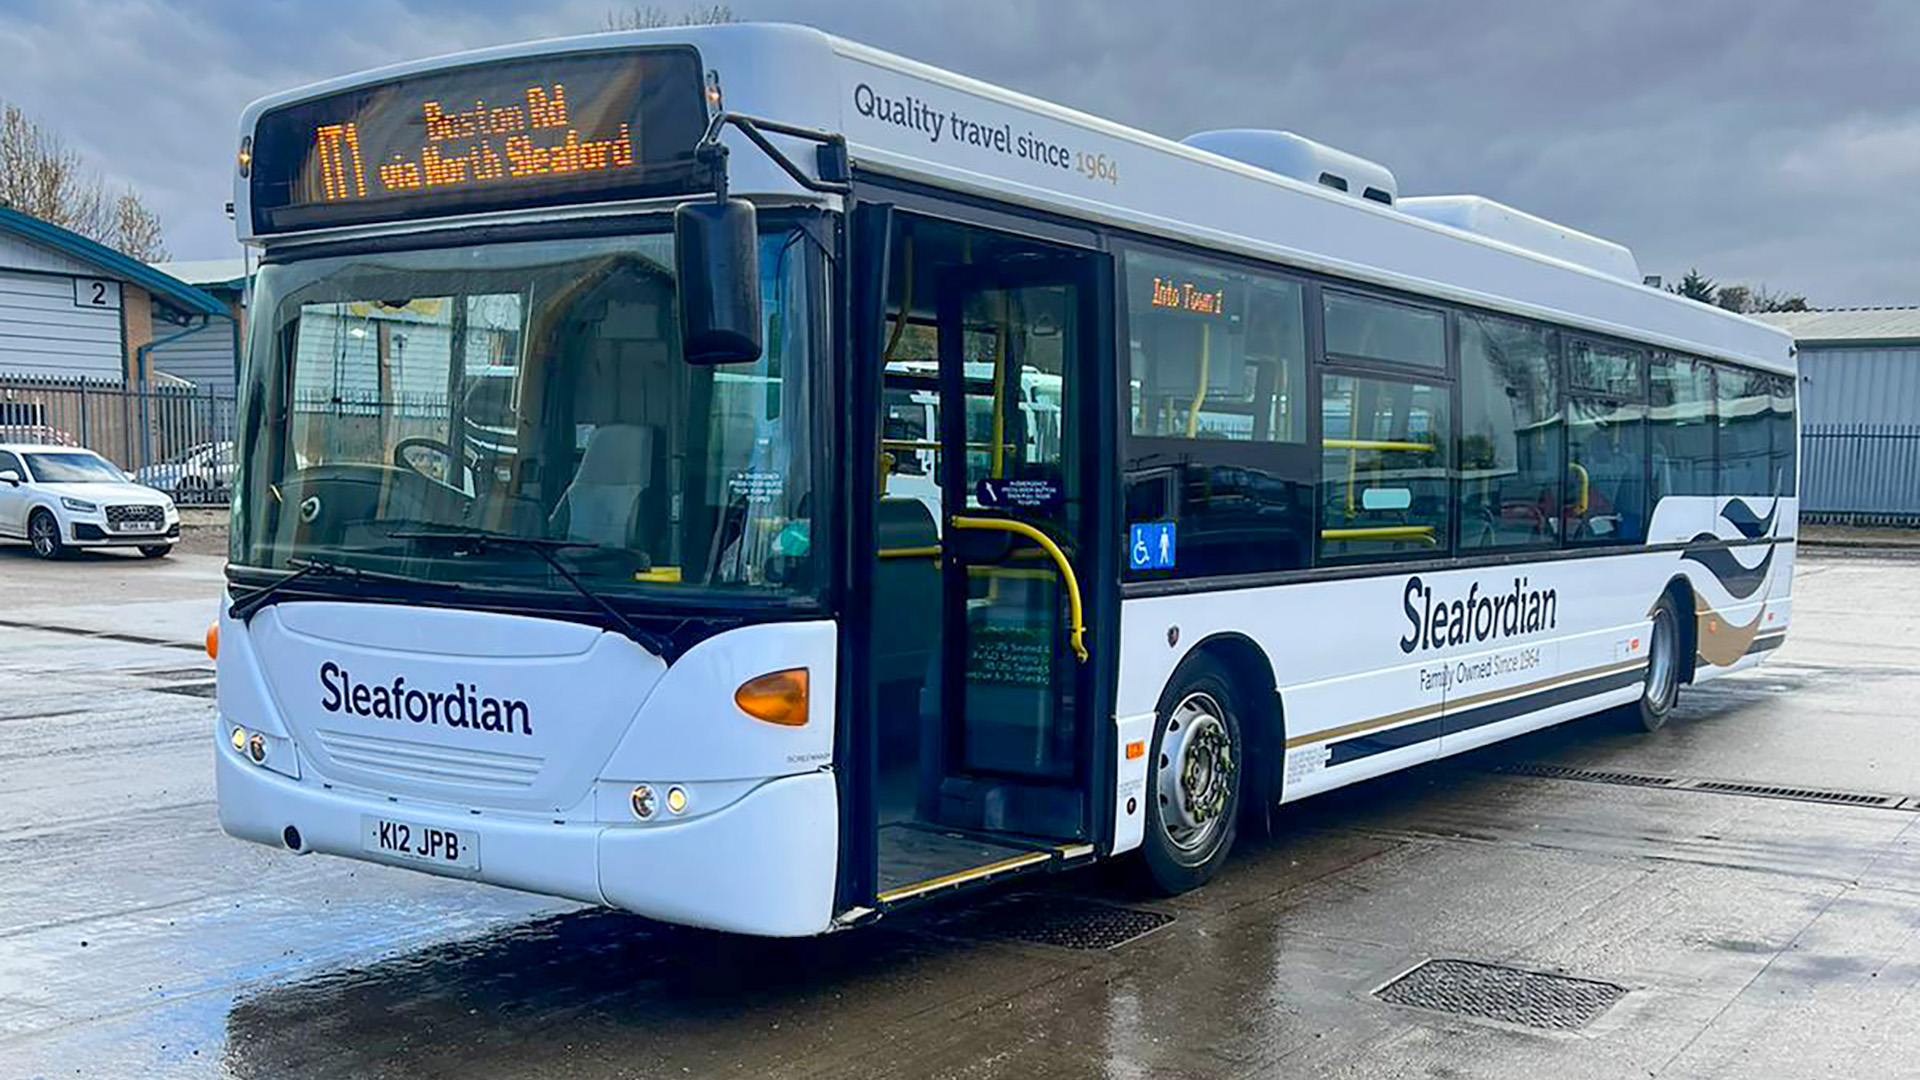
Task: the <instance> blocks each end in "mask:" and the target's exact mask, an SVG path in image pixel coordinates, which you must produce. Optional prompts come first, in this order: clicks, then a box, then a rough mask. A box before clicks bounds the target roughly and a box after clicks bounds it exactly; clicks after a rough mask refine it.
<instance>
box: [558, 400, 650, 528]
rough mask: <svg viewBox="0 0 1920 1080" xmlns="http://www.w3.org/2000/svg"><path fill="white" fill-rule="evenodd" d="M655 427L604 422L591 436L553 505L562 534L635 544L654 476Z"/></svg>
mask: <svg viewBox="0 0 1920 1080" xmlns="http://www.w3.org/2000/svg"><path fill="white" fill-rule="evenodd" d="M652 450H653V437H652V431H651V430H650V429H648V428H645V427H641V426H639V425H637V424H603V425H601V426H600V427H597V428H594V429H593V434H592V435H590V436H589V437H588V438H587V448H586V451H585V452H584V453H582V454H581V456H580V467H579V469H577V470H576V471H575V472H574V474H573V480H572V482H571V483H569V484H568V485H567V490H566V491H565V492H564V493H562V494H561V496H560V502H559V504H558V505H556V506H555V507H554V509H553V514H552V515H551V517H550V518H549V525H550V526H551V529H552V532H553V534H554V535H556V536H561V537H564V538H566V539H568V540H579V541H583V542H585V543H592V544H607V545H609V546H612V547H622V548H624V547H633V546H634V545H635V542H636V540H637V538H636V537H635V536H634V532H635V526H636V524H637V523H638V521H639V520H640V519H641V516H642V515H641V513H640V510H641V499H642V497H643V496H644V495H645V494H646V491H647V486H648V485H647V481H648V479H649V478H650V477H651V475H652V471H651V469H652V460H651V459H652Z"/></svg>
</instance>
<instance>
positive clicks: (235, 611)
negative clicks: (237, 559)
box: [227, 558, 460, 622]
mask: <svg viewBox="0 0 1920 1080" xmlns="http://www.w3.org/2000/svg"><path fill="white" fill-rule="evenodd" d="M287 565H288V566H291V567H294V571H293V573H291V574H287V575H286V576H284V577H282V578H280V579H279V580H278V581H275V582H272V583H270V584H267V585H262V586H260V587H259V588H257V589H255V590H253V591H252V592H250V593H248V594H247V595H245V596H243V597H241V598H240V599H238V600H235V601H234V602H233V606H232V607H230V608H228V609H227V613H228V614H230V615H232V616H233V617H234V618H236V619H239V620H240V621H241V622H248V621H250V620H251V619H252V618H253V616H254V615H255V614H256V613H258V612H259V610H260V609H261V608H263V607H266V606H267V605H268V604H271V603H273V602H274V601H275V600H277V599H279V598H280V592H281V590H283V589H285V588H286V587H287V586H289V585H291V584H293V583H294V582H296V581H299V580H301V579H302V578H310V577H311V578H323V577H325V578H340V579H343V580H346V581H392V582H398V583H400V584H404V585H421V584H432V585H443V584H444V585H445V587H446V588H450V589H458V588H459V587H460V586H458V585H456V584H451V583H443V582H438V581H435V582H424V581H422V580H421V579H419V578H412V577H408V576H406V575H405V574H387V573H382V572H381V571H378V570H362V569H360V568H359V567H357V566H341V565H340V564H339V563H331V562H326V561H324V560H321V559H299V558H296V559H288V560H287Z"/></svg>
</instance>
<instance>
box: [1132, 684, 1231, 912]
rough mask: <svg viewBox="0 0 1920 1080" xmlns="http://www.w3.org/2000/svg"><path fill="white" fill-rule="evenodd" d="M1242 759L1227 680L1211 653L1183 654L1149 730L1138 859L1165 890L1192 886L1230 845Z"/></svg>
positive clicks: (1217, 863) (1213, 869)
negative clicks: (1186, 657) (1148, 767)
mask: <svg viewBox="0 0 1920 1080" xmlns="http://www.w3.org/2000/svg"><path fill="white" fill-rule="evenodd" d="M1244 760H1245V752H1244V744H1243V743H1242V741H1241V734H1240V713H1239V710H1238V709H1237V708H1236V706H1235V703H1234V696H1233V682H1232V680H1231V679H1229V678H1228V677H1227V672H1226V670H1225V669H1224V668H1223V667H1222V666H1221V665H1220V663H1219V662H1218V661H1216V660H1214V659H1212V658H1211V657H1207V656H1199V657H1195V658H1194V659H1192V660H1189V661H1188V662H1187V663H1186V664H1185V665H1183V666H1182V669H1181V671H1180V672H1179V673H1177V674H1176V676H1175V678H1174V681H1173V686H1172V689H1170V690H1169V691H1168V693H1167V694H1166V696H1165V697H1163V698H1162V699H1161V702H1160V715H1159V719H1158V721H1157V722H1156V723H1155V725H1154V731H1153V757H1152V759H1151V761H1152V764H1153V770H1152V774H1151V776H1150V777H1149V782H1150V788H1149V792H1148V798H1147V821H1146V837H1145V839H1144V840H1143V841H1142V843H1141V849H1142V861H1143V862H1144V863H1145V867H1146V873H1147V877H1148V879H1149V881H1150V882H1151V884H1152V885H1153V886H1154V887H1155V888H1157V889H1159V890H1161V891H1163V892H1167V893H1180V892H1185V891H1187V890H1188V889H1193V888H1198V887H1199V886H1201V885H1204V884H1206V882H1207V881H1208V880H1209V879H1211V878H1212V877H1213V876H1214V874H1216V873H1218V872H1219V870H1220V867H1221V866H1222V865H1223V864H1224V863H1225V862H1226V861H1227V852H1228V851H1229V850H1231V849H1232V848H1233V840H1234V834H1235V829H1236V826H1237V824H1238V821H1239V816H1240V788H1241V783H1240V780H1241V774H1242V770H1241V762H1242V761H1244Z"/></svg>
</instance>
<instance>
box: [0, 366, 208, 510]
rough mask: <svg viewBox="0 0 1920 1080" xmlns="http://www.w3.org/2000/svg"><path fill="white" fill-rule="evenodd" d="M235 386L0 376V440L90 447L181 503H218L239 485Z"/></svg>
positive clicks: (144, 482)
mask: <svg viewBox="0 0 1920 1080" xmlns="http://www.w3.org/2000/svg"><path fill="white" fill-rule="evenodd" d="M235 417H236V411H235V408H234V396H233V393H232V392H231V391H227V392H221V391H217V390H211V389H208V390H203V389H199V388H197V387H192V386H154V387H150V388H145V389H142V388H138V387H134V388H129V387H126V386H123V385H121V384H119V383H102V382H87V381H83V380H76V379H40V378H21V377H13V376H9V377H4V378H0V442H12V443H43V444H51V445H55V446H84V447H86V448H87V449H89V450H92V451H94V452H95V453H97V454H99V455H100V456H101V457H104V458H106V459H107V460H109V461H111V462H113V463H114V464H115V465H118V466H120V468H122V469H124V470H126V471H127V473H129V474H130V475H132V476H133V478H134V479H135V480H137V481H139V482H140V483H143V484H146V485H147V486H149V487H153V488H158V489H159V490H161V491H165V492H167V493H168V494H170V495H172V496H173V497H174V501H176V502H178V503H181V504H183V505H190V506H191V505H202V506H204V505H218V504H222V503H225V502H226V501H227V496H228V494H229V492H230V490H231V488H232V485H233V431H234V422H235Z"/></svg>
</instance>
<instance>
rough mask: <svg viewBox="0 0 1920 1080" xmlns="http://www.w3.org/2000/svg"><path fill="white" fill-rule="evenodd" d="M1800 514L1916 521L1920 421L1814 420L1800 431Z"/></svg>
mask: <svg viewBox="0 0 1920 1080" xmlns="http://www.w3.org/2000/svg"><path fill="white" fill-rule="evenodd" d="M1801 447H1802V460H1801V463H1800V515H1801V517H1802V518H1804V519H1806V520H1809V521H1829V522H1837V523H1842V524H1852V525H1920V424H1818V425H1808V426H1807V428H1806V430H1805V431H1804V432H1802V433H1801Z"/></svg>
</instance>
